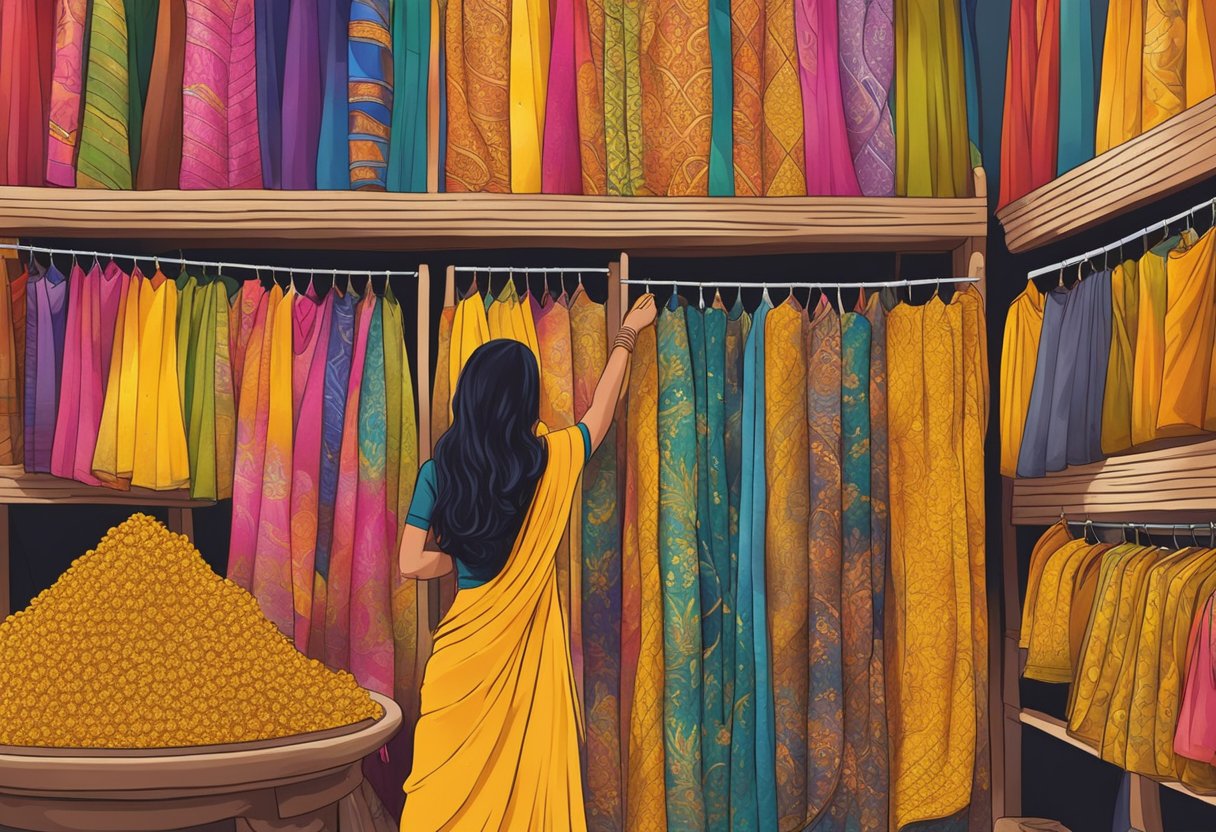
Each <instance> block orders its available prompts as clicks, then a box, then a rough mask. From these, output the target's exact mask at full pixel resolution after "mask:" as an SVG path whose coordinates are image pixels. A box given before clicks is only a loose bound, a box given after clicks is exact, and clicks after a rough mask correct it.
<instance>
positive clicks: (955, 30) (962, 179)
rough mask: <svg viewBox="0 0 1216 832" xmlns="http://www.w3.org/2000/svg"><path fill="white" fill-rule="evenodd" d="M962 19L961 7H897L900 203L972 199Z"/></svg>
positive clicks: (945, 2) (899, 2) (901, 1)
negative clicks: (906, 199) (903, 200)
mask: <svg viewBox="0 0 1216 832" xmlns="http://www.w3.org/2000/svg"><path fill="white" fill-rule="evenodd" d="M958 15H959V12H958V5H957V4H956V3H955V2H953V0H896V2H895V58H896V63H895V100H896V101H897V102H899V106H898V107H897V109H896V118H897V121H896V125H895V138H896V146H897V152H896V170H895V179H896V181H895V192H896V194H898V195H900V196H925V197H962V196H968V195H970V193H971V159H970V152H969V149H968V137H967V108H966V100H967V97H966V89H965V86H966V82H965V78H964V71H963V44H962V34H961V31H960V28H959V17H958ZM941 102H945V103H944V104H942V103H941Z"/></svg>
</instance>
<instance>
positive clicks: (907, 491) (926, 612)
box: [887, 289, 988, 829]
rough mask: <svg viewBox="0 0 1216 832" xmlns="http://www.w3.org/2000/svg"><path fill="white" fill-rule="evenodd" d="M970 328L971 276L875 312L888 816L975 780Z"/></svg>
mask: <svg viewBox="0 0 1216 832" xmlns="http://www.w3.org/2000/svg"><path fill="white" fill-rule="evenodd" d="M983 337H984V333H983V328H982V307H981V304H980V302H979V297H978V293H977V292H975V291H974V290H973V289H967V290H964V291H962V292H959V293H958V294H956V295H955V299H954V301H952V302H951V303H949V304H945V303H942V302H940V301H937V300H935V301H932V302H930V303H928V304H926V305H925V306H907V305H900V306H897V307H896V308H895V309H893V310H892V311H891V313H890V315H889V316H888V319H887V361H888V385H889V386H888V397H889V410H888V416H889V426H890V437H889V441H890V489H891V496H890V511H891V586H892V590H893V591H892V594H891V597H890V599H889V602H888V603H889V605H890V606H891V607H892V608H891V609H890V610H889V614H888V616H887V621H888V623H889V632H888V636H889V641H888V655H887V668H888V670H887V682H888V692H889V700H888V703H887V704H888V708H889V713H890V719H891V722H890V724H891V810H892V822H893V824H894V827H895V828H896V829H899V828H902V827H904V826H907V825H908V824H911V823H916V822H918V821H922V820H928V819H933V818H943V817H946V816H949V815H952V814H954V813H956V812H958V811H960V810H962V809H964V808H966V807H967V806H968V804H969V803H971V801H972V799H973V798H975V799H979V798H980V797H981V795H977V794H976V792H975V791H973V788H974V789H976V790H982V789H984V788H986V779H985V778H986V770H985V767H984V766H985V765H986V764H985V763H983V762H981V761H980V760H979V759H978V757H979V756H986V751H984V750H983V743H984V742H985V741H986V734H987V728H986V720H987V710H986V707H987V664H988V658H987V633H986V628H987V610H986V607H985V600H984V579H983V578H984V513H983V500H982V496H983V432H984V429H985V426H986V422H987V416H988V414H987V402H988V384H987V375H986V367H987V363H986V361H987V359H986V356H985V350H984V347H983ZM981 735H983V737H982V738H981Z"/></svg>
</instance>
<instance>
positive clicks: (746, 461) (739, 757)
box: [730, 297, 777, 832]
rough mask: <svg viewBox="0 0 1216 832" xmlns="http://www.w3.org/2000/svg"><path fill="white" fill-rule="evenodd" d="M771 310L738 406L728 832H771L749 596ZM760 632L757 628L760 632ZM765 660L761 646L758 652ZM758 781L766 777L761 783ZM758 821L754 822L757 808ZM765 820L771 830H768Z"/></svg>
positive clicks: (755, 555)
mask: <svg viewBox="0 0 1216 832" xmlns="http://www.w3.org/2000/svg"><path fill="white" fill-rule="evenodd" d="M771 309H772V306H771V304H769V302H768V298H767V297H766V298H765V299H764V301H763V302H761V304H760V307H759V308H758V309H757V310H756V313H755V316H754V317H753V319H752V326H751V332H750V334H749V335H748V339H747V346H746V348H745V350H744V356H743V403H742V431H741V433H742V448H741V460H742V463H741V466H740V468H741V479H740V486H739V492H740V496H739V549H738V567H737V568H738V572H737V575H736V579H735V607H736V611H735V688H734V703H735V709H734V723H733V725H732V727H731V739H730V748H731V751H730V759H731V778H730V815H731V829H732V830H733V832H759V830H768V829H776V828H777V819H776V811H777V809H776V807H777V795H776V773H775V771H774V769H775V763H774V758H773V756H772V752H771V749H772V744H773V742H774V741H775V738H774V736H773V733H774V728H773V721H772V720H773V713H772V698H771V696H772V691H771V688H772V679H771V674H766V675H767V676H768V678H767V682H768V688H769V701H768V702H767V703H765V707H764V709H763V710H761V704H762V703H761V702H760V701H759V700H760V699H761V696H760V693H761V688H760V685H761V682H760V680H759V678H758V677H759V676H760V672H759V671H760V668H759V667H758V656H757V650H756V644H757V638H756V634H757V626H756V624H757V622H763V619H764V607H763V606H761V607H760V608H759V615H757V614H756V613H757V610H756V607H755V604H756V601H757V600H760V601H761V602H763V600H764V589H763V585H761V587H760V588H759V591H756V587H755V585H754V581H755V577H756V566H755V561H757V560H759V561H760V562H761V565H760V567H759V571H760V573H761V574H763V570H764V567H763V561H764V540H765V525H764V523H765V495H766V483H765V470H764V322H765V319H766V318H767V317H768V313H769V311H770V310H771ZM760 631H763V625H762V629H761V630H760ZM765 653H766V655H767V645H766V646H765ZM761 718H767V720H768V731H767V740H768V742H769V746H768V747H769V749H770V753H769V757H768V760H767V761H764V760H763V755H762V754H761V751H760V739H759V736H758V735H759V733H761V732H760V729H759V727H758V724H757V723H758V720H759V719H761ZM764 778H767V780H765V779H764ZM765 802H767V804H768V805H767V806H766V807H764V815H763V817H764V822H761V808H760V805H761V804H762V803H765ZM770 821H771V823H770Z"/></svg>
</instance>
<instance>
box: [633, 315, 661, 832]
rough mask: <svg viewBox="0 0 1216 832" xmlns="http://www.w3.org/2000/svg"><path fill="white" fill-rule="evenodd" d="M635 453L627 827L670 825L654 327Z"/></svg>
mask: <svg viewBox="0 0 1216 832" xmlns="http://www.w3.org/2000/svg"><path fill="white" fill-rule="evenodd" d="M627 418H628V423H627V424H628V431H629V434H628V442H629V445H628V458H629V462H630V464H631V465H634V466H636V494H635V499H636V506H637V521H636V523H635V528H633V529H626V534H625V541H624V542H625V547H626V551H625V552H624V553H623V559H624V563H626V564H636V565H637V569H638V575H639V583H640V586H641V633H640V648H639V650H638V666H637V675H636V676H635V678H634V683H633V706H632V708H631V710H630V719H629V765H628V768H627V781H628V782H627V789H628V791H627V792H626V794H627V799H626V801H625V805H626V816H625V829H626V830H627V832H652V830H656V829H666V828H667V797H666V788H665V777H666V765H667V763H666V756H665V753H664V748H663V725H664V723H663V679H664V664H663V598H662V586H663V576H662V573H661V572H660V571H659V433H658V419H659V375H658V357H657V344H656V341H655V332H654V328H653V327H648V328H647V329H644V330H643V331H641V332H639V333H638V340H637V345H636V346H635V348H634V352H633V366H632V368H631V369H630V378H629V412H628V417H627Z"/></svg>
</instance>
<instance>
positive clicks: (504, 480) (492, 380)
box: [431, 339, 547, 581]
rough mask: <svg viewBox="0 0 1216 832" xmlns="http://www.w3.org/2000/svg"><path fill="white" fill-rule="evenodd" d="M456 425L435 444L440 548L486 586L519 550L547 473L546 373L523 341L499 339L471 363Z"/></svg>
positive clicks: (434, 524) (435, 522)
mask: <svg viewBox="0 0 1216 832" xmlns="http://www.w3.org/2000/svg"><path fill="white" fill-rule="evenodd" d="M452 411H453V418H452V426H451V427H450V428H449V429H448V431H447V432H446V433H445V434H444V435H443V436H442V437H440V439H439V442H438V443H437V444H436V445H435V478H436V494H435V508H434V512H433V513H432V516H431V528H432V529H433V530H434V532H435V542H436V543H437V544H438V545H439V548H440V549H442V550H443V551H444V552H447V553H448V554H449V555H451V556H452V557H455V558H458V559H459V560H460V561H461V562H462V563H464V565H465V566H466V567H467V569H468V570H469V572H470V574H472V576H473V577H475V578H477V579H478V580H482V581H488V580H489V579H491V578H493V577H494V576H495V575H497V574H498V573H499V572H500V571H501V570H502V567H503V565H504V564H506V562H507V558H508V557H509V556H510V554H511V549H512V547H513V546H514V545H515V539H516V537H518V535H519V530H520V527H521V526H522V525H523V521H524V516H525V515H526V514H527V511H528V506H529V505H530V504H531V502H532V497H533V495H534V494H535V493H536V484H537V482H539V480H540V475H541V473H542V472H543V471H544V469H545V462H546V459H547V452H546V445H545V443H544V442H543V441H542V440H540V439H538V438H537V436H536V433H535V426H536V423H537V421H538V419H539V418H540V370H539V368H538V367H537V366H536V357H535V356H534V355H533V354H532V351H531V350H529V349H528V348H527V347H526V346H524V345H523V344H521V343H519V342H517V341H509V340H503V339H498V340H494V341H489V342H487V343H485V344H483V345H482V346H480V347H478V348H477V349H476V350H475V351H474V352H473V354H472V356H470V357H469V360H468V363H466V364H465V367H464V370H463V371H461V374H460V380H459V382H458V383H457V385H456V393H455V395H454V396H453V397H452Z"/></svg>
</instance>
